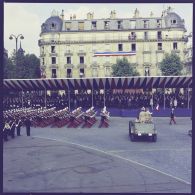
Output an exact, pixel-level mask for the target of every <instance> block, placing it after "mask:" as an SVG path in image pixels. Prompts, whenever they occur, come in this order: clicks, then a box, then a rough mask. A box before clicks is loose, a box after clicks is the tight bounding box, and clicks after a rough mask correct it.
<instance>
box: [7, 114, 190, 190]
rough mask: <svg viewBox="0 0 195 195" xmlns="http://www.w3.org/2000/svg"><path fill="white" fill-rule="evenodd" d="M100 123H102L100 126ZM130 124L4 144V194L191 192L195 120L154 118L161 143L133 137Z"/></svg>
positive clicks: (39, 132) (44, 132)
mask: <svg viewBox="0 0 195 195" xmlns="http://www.w3.org/2000/svg"><path fill="white" fill-rule="evenodd" d="M99 120H100V119H99V118H98V123H99ZM129 120H130V118H119V117H112V118H111V119H110V127H109V128H98V123H96V125H95V126H94V127H92V128H90V129H87V128H76V129H73V128H66V127H63V128H49V127H47V128H32V129H31V136H30V137H27V136H26V132H25V129H24V128H22V136H20V137H16V138H15V139H12V140H9V141H8V142H6V143H4V153H3V189H4V192H143V193H144V192H146V193H154V192H162V193H172V192H173V193H174V192H177V193H185V192H191V155H192V148H191V147H192V138H191V137H190V136H188V130H189V129H192V124H191V120H190V118H177V119H176V121H177V124H176V125H169V124H168V123H169V118H154V122H155V124H156V128H157V130H158V139H157V142H156V143H154V142H150V141H148V140H145V139H144V140H143V139H142V140H138V141H136V142H131V141H130V139H129V136H128V121H129Z"/></svg>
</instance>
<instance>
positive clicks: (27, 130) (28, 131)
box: [26, 127, 30, 136]
mask: <svg viewBox="0 0 195 195" xmlns="http://www.w3.org/2000/svg"><path fill="white" fill-rule="evenodd" d="M26 134H27V136H30V127H26Z"/></svg>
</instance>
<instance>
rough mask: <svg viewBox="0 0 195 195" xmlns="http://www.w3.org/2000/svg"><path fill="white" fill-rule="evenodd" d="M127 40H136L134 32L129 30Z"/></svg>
mask: <svg viewBox="0 0 195 195" xmlns="http://www.w3.org/2000/svg"><path fill="white" fill-rule="evenodd" d="M129 40H136V34H135V32H131V34H130V35H129Z"/></svg>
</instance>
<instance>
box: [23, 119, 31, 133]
mask: <svg viewBox="0 0 195 195" xmlns="http://www.w3.org/2000/svg"><path fill="white" fill-rule="evenodd" d="M24 123H25V126H26V134H27V136H30V126H31V121H30V119H29V118H26V119H25V122H24Z"/></svg>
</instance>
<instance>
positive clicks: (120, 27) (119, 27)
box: [117, 21, 122, 29]
mask: <svg viewBox="0 0 195 195" xmlns="http://www.w3.org/2000/svg"><path fill="white" fill-rule="evenodd" d="M117 23H118V29H122V21H118V22H117Z"/></svg>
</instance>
